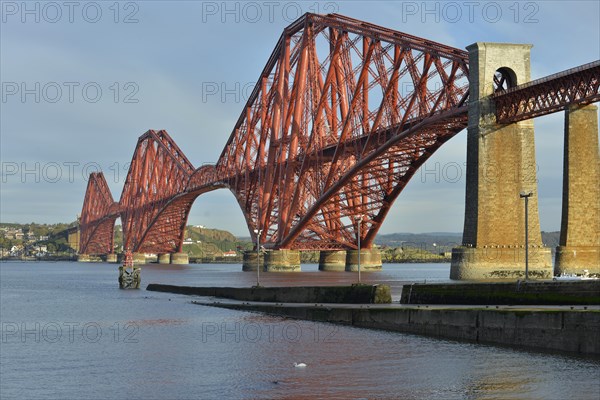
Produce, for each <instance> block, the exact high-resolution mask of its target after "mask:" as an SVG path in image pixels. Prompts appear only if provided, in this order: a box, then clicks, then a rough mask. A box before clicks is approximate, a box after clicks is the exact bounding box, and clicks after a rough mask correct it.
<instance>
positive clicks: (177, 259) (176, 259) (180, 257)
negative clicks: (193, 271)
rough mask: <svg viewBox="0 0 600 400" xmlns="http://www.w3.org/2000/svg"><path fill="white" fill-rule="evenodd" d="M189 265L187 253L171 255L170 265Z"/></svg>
mask: <svg viewBox="0 0 600 400" xmlns="http://www.w3.org/2000/svg"><path fill="white" fill-rule="evenodd" d="M189 263H190V258H189V256H188V254H187V253H171V264H177V265H186V264H189Z"/></svg>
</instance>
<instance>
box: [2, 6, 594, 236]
mask: <svg viewBox="0 0 600 400" xmlns="http://www.w3.org/2000/svg"><path fill="white" fill-rule="evenodd" d="M599 4H600V3H599V2H598V1H568V2H567V1H537V2H535V1H534V2H532V1H523V2H515V1H506V2H505V1H496V2H487V1H457V2H422V1H417V2H413V1H381V2H367V1H348V2H334V1H331V2H328V1H321V2H317V1H296V2H279V1H264V2H263V1H257V2H233V1H230V2H222V1H216V2H200V1H171V2H165V1H132V2H115V1H106V2H105V1H96V2H88V1H83V2H79V1H74V2H71V3H69V2H62V1H58V2H39V1H29V2H22V1H2V2H1V11H2V20H1V31H0V46H1V48H0V80H1V82H2V99H1V102H0V107H1V110H0V134H1V137H0V156H1V162H2V176H1V179H2V181H1V188H2V190H1V193H0V221H2V222H22V223H24V222H31V221H36V222H45V223H53V222H66V221H72V220H74V219H75V216H76V215H77V214H79V213H80V212H81V206H82V202H83V197H84V195H85V188H86V184H87V182H86V177H87V175H88V174H87V173H88V172H93V171H96V170H98V169H101V170H103V171H104V173H105V175H106V177H107V180H108V181H109V186H110V188H111V190H112V193H113V196H114V197H115V199H116V200H118V198H119V197H120V194H121V190H122V187H123V183H124V180H125V174H126V167H127V163H128V162H129V161H130V160H131V156H132V154H133V150H134V147H135V143H136V141H137V138H138V136H140V135H141V134H143V133H144V132H145V131H146V130H148V129H166V130H167V131H168V132H169V133H170V134H171V136H172V137H173V138H174V139H175V141H176V142H177V143H178V145H179V146H180V147H181V148H182V150H183V151H184V153H185V154H186V155H187V156H188V158H189V159H190V160H191V162H192V163H193V164H194V165H195V166H196V167H198V166H200V165H202V164H203V163H214V162H215V161H216V159H217V157H218V156H219V154H220V153H221V151H222V149H223V146H224V144H225V142H226V140H227V138H228V137H229V135H230V133H231V129H232V128H233V126H234V123H235V121H236V120H237V118H238V116H239V114H240V112H241V110H242V107H243V104H244V103H245V100H246V96H247V95H248V94H249V93H250V92H251V90H252V86H253V83H254V82H255V80H256V78H257V77H258V75H259V73H260V71H261V70H262V68H263V66H264V64H265V63H266V61H267V58H268V56H269V55H270V53H271V51H272V50H273V48H274V46H275V43H276V41H277V39H278V38H279V36H280V34H281V32H282V31H283V29H284V28H285V27H286V26H287V25H289V24H290V23H291V22H292V21H293V20H295V19H296V18H297V17H298V16H300V15H301V14H302V13H304V12H320V13H328V12H337V13H340V14H344V15H348V16H350V17H353V18H357V19H362V20H365V21H368V22H372V23H375V24H378V25H382V26H385V27H389V28H392V29H396V30H399V31H403V32H406V33H410V34H413V35H416V36H420V37H423V38H428V39H432V40H435V41H439V42H442V43H445V44H448V45H451V46H455V47H458V48H465V47H466V46H468V45H469V44H471V43H473V42H476V41H490V42H512V43H531V44H533V45H534V47H533V49H532V55H531V62H532V78H533V79H535V78H539V77H542V76H545V75H548V74H551V73H554V72H558V71H561V70H564V69H567V68H570V67H574V66H577V65H580V64H583V63H587V62H590V61H594V60H597V59H599V58H600V23H599V20H600V6H599ZM535 128H536V152H537V164H538V180H539V187H538V192H539V203H540V223H541V227H542V229H543V230H546V231H552V230H559V228H560V212H561V191H562V151H563V114H562V113H557V114H553V115H550V116H546V117H542V118H538V119H536V120H535ZM465 161H466V132H462V133H460V134H459V135H458V136H456V137H455V138H454V139H452V140H451V141H450V142H449V143H448V144H446V145H445V146H444V147H442V149H440V150H439V151H438V152H437V153H436V154H435V155H434V156H433V157H432V158H431V159H430V160H429V161H428V162H427V164H426V165H425V167H424V168H425V170H423V171H420V172H417V174H416V175H415V177H414V178H413V180H412V181H411V182H410V183H409V185H408V186H407V188H406V189H405V191H404V192H403V193H402V194H401V195H400V197H399V198H398V200H397V201H396V203H395V204H394V207H393V209H392V210H391V212H390V213H389V215H388V217H387V219H386V221H385V223H384V225H383V226H382V228H381V230H380V233H392V232H431V231H450V232H460V231H462V227H463V215H464V190H465V189H464V186H465V166H464V163H465ZM189 222H190V223H193V224H203V225H207V226H210V227H218V228H222V229H228V230H230V231H231V232H233V233H235V234H237V235H243V236H246V235H247V228H246V225H245V223H244V219H243V217H242V213H241V211H240V210H239V207H238V205H237V203H236V202H235V199H234V197H233V195H232V194H231V193H230V192H229V191H226V190H220V191H215V192H212V193H209V194H206V195H203V196H201V197H199V198H198V200H196V202H195V203H194V206H193V209H192V213H191V215H190V220H189Z"/></svg>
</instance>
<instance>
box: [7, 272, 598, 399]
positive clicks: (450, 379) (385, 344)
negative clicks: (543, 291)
mask: <svg viewBox="0 0 600 400" xmlns="http://www.w3.org/2000/svg"><path fill="white" fill-rule="evenodd" d="M303 270H304V271H305V272H302V273H300V274H297V273H296V274H294V273H292V274H267V273H265V274H262V275H261V283H263V284H264V285H266V286H277V285H284V284H294V283H296V284H303V283H304V284H305V283H307V282H309V281H310V282H311V283H312V284H324V285H325V284H334V283H341V282H352V281H353V280H354V279H355V277H356V276H355V274H350V273H322V272H319V271H317V268H316V266H314V265H308V266H305V265H303ZM448 273H449V266H448V265H447V264H406V265H402V264H392V265H384V271H382V272H377V273H369V274H363V278H364V280H366V281H373V282H386V283H388V284H392V286H393V287H395V288H397V287H398V286H399V285H400V284H401V282H410V281H424V280H427V281H428V282H429V281H445V280H446V279H447V277H448ZM142 279H143V281H144V282H143V283H144V285H143V286H144V287H145V286H146V284H147V283H150V282H155V283H171V284H180V285H206V286H208V285H227V286H250V285H251V284H253V283H254V282H255V280H256V275H254V274H253V273H244V272H241V267H240V266H239V265H192V266H186V267H175V268H174V267H171V266H157V265H156V266H146V267H144V268H143V270H142ZM0 285H1V286H0V321H1V324H2V340H1V343H0V346H1V347H0V349H1V351H0V379H1V381H0V399H2V400H6V399H124V398H126V399H196V398H207V399H213V398H215V399H216V398H260V397H269V398H309V397H337V398H373V397H379V398H382V397H384V398H404V399H515V398H518V399H596V400H597V399H599V398H600V360H591V359H583V358H575V357H568V356H561V355H555V354H543V353H533V352H526V351H518V350H513V349H508V348H502V347H494V346H483V345H473V344H466V343H459V342H453V341H446V340H438V339H428V338H423V337H419V336H412V335H404V334H399V333H389V332H379V331H370V330H364V329H358V328H352V327H342V326H335V325H331V324H324V323H313V322H306V321H294V320H288V319H282V318H276V317H268V316H264V315H261V314H255V313H247V312H241V311H233V310H224V309H218V308H211V307H204V306H198V305H193V304H191V303H190V297H188V296H180V295H174V294H168V293H157V292H147V291H145V290H119V289H118V288H117V272H116V265H115V264H80V263H44V262H38V263H18V262H15V263H12V262H7V263H1V264H0ZM396 294H397V292H396ZM295 361H297V362H300V361H302V362H305V363H307V364H308V367H307V368H305V369H298V368H294V367H293V363H294V362H295Z"/></svg>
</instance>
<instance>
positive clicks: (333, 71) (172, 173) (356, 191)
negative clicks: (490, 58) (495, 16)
mask: <svg viewBox="0 0 600 400" xmlns="http://www.w3.org/2000/svg"><path fill="white" fill-rule="evenodd" d="M495 82H496V84H497V91H496V93H495V94H494V95H493V96H492V98H493V102H494V103H495V113H496V118H497V122H498V123H512V122H517V121H521V120H524V119H529V118H532V117H536V116H540V115H545V114H549V113H552V112H556V111H561V110H564V109H565V107H566V106H568V105H570V104H588V103H592V102H596V101H598V100H600V61H597V62H594V63H591V64H587V65H583V66H581V67H578V68H574V69H572V70H568V71H564V72H562V73H558V74H555V75H552V76H548V77H546V78H543V79H539V80H536V81H532V82H528V83H526V84H524V85H520V86H514V85H512V83H511V82H510V76H505V75H503V74H502V73H501V72H500V73H498V74H497V77H496V79H495ZM468 101H469V60H468V53H467V52H466V51H464V50H460V49H456V48H453V47H450V46H446V45H443V44H440V43H436V42H433V41H430V40H427V39H422V38H418V37H415V36H411V35H408V34H405V33H402V32H398V31H394V30H391V29H387V28H383V27H380V26H376V25H373V24H370V23H366V22H363V21H358V20H355V19H351V18H348V17H344V16H341V15H336V14H330V15H316V14H305V15H304V16H302V17H301V18H300V19H298V20H297V21H295V22H294V23H292V24H291V25H290V26H288V27H287V28H286V29H285V30H284V32H283V34H282V35H281V37H280V38H279V41H278V42H277V45H276V47H275V49H274V50H273V53H272V54H271V56H270V58H269V60H268V61H267V64H266V65H265V67H264V69H263V70H262V72H261V74H260V76H259V79H258V81H257V84H256V86H255V87H254V90H253V92H252V94H251V96H250V98H249V99H248V101H247V103H246V104H245V106H244V108H243V109H242V111H241V114H240V116H239V118H238V120H237V123H236V124H235V126H234V127H233V130H232V132H231V135H230V136H229V139H228V140H227V143H226V144H225V148H224V149H223V152H222V153H221V156H220V157H219V159H218V161H217V163H216V164H215V165H204V166H202V167H200V168H196V167H194V166H193V165H192V163H191V162H190V161H189V160H188V159H187V157H186V156H185V155H184V153H183V151H182V150H181V149H180V148H179V147H178V146H177V144H176V143H175V142H174V141H173V139H172V138H171V137H170V136H169V134H168V133H167V132H166V131H164V130H161V131H153V130H150V131H148V132H146V133H145V134H143V135H142V136H141V137H140V138H139V139H138V142H137V146H136V148H135V152H134V154H133V158H132V161H131V167H130V170H129V173H128V175H127V179H126V182H125V186H124V188H123V192H122V193H121V198H120V199H119V201H118V202H116V201H115V200H114V199H113V197H112V195H111V193H110V191H109V188H108V185H107V183H106V181H105V178H104V176H103V175H102V173H93V174H91V176H90V179H89V181H88V186H87V191H86V195H85V200H84V204H83V210H82V213H81V219H80V232H81V236H80V253H82V254H108V253H112V252H113V230H114V224H115V220H116V219H117V218H119V217H120V218H121V221H122V224H123V233H124V249H125V251H126V252H142V253H173V252H180V251H181V246H182V242H183V235H184V229H185V226H186V222H187V218H188V215H189V212H190V209H191V207H192V204H193V202H194V200H195V199H196V197H198V196H199V195H201V194H203V193H206V192H209V191H212V190H216V189H220V188H227V189H229V190H230V191H231V192H232V193H233V194H234V196H235V198H236V199H237V202H238V204H239V206H240V208H241V209H242V212H243V215H244V217H245V220H246V223H247V225H248V230H249V232H250V234H251V236H252V237H253V239H254V241H255V242H256V239H257V237H256V236H257V235H256V234H255V230H256V231H258V232H260V238H259V239H260V243H261V244H264V246H265V247H266V248H272V249H286V248H287V249H300V250H308V249H310V250H335V249H355V248H356V247H357V232H358V231H360V232H361V242H362V246H363V247H364V248H369V247H371V245H372V243H373V240H374V238H375V235H376V234H377V231H378V230H379V228H380V226H381V224H382V223H383V221H384V219H385V217H386V215H387V213H388V211H389V210H390V207H391V206H392V204H393V203H394V201H395V200H396V198H397V197H398V196H399V195H400V193H401V192H402V190H403V189H404V187H405V186H406V184H407V183H408V181H409V180H410V179H411V177H412V176H413V175H414V173H415V171H416V170H417V169H418V168H419V167H420V166H421V165H422V164H423V163H424V162H425V161H426V160H427V159H428V158H429V157H430V156H431V155H432V154H433V153H434V152H435V151H436V150H437V149H439V148H440V147H441V146H442V145H443V144H444V143H446V142H447V141H448V140H449V139H450V138H452V137H453V136H455V135H456V134H457V133H458V132H460V131H462V130H463V129H464V128H465V127H466V126H467V109H468ZM356 216H361V218H362V220H361V224H362V225H361V229H360V230H357V228H358V226H357V224H358V223H359V221H358V219H357V218H355V217H356Z"/></svg>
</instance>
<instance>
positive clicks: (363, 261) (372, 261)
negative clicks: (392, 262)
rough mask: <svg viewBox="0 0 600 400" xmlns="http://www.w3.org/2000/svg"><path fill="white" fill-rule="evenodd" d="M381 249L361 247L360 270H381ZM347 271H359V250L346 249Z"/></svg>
mask: <svg viewBox="0 0 600 400" xmlns="http://www.w3.org/2000/svg"><path fill="white" fill-rule="evenodd" d="M381 268H382V263H381V251H379V249H360V272H369V271H381ZM346 271H351V272H357V271H358V250H347V251H346Z"/></svg>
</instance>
